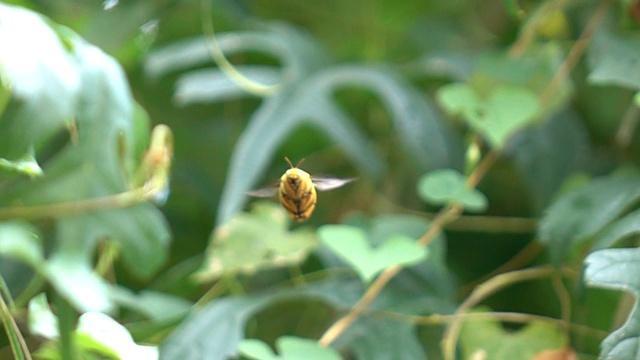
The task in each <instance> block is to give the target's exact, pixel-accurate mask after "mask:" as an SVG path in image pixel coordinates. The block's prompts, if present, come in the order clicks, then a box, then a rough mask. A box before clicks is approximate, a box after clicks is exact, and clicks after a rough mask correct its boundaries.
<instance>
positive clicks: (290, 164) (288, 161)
mask: <svg viewBox="0 0 640 360" xmlns="http://www.w3.org/2000/svg"><path fill="white" fill-rule="evenodd" d="M284 159H285V161H286V162H287V164H289V166H291V168H292V169H293V168H297V167H300V164H302V162H303V161H304V158H302V159H300V161H298V163H297V164H296V166H293V163H292V162H291V160H289V158H288V157H286V156H285V157H284Z"/></svg>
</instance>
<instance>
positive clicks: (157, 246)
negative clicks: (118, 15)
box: [0, 5, 169, 311]
mask: <svg viewBox="0 0 640 360" xmlns="http://www.w3.org/2000/svg"><path fill="white" fill-rule="evenodd" d="M5 17H7V19H5ZM0 22H2V24H3V26H2V27H1V28H0V38H3V39H7V38H13V35H12V34H16V33H21V34H22V33H24V34H29V36H33V41H34V42H33V43H34V44H38V46H33V47H32V48H33V49H28V48H25V47H24V46H17V45H16V48H15V49H13V48H12V50H11V52H10V55H11V56H7V59H4V56H3V55H5V54H8V53H6V52H3V53H2V54H0V63H1V64H2V70H3V77H4V78H6V79H8V81H9V83H10V84H11V86H12V88H13V89H14V94H13V95H14V97H13V99H15V100H16V101H15V102H13V101H12V102H11V103H10V105H9V107H8V109H7V111H6V112H5V113H4V114H3V118H2V121H0V154H1V155H4V156H3V157H5V158H15V157H14V156H13V155H16V154H17V155H22V154H24V153H26V152H27V151H28V150H30V149H31V148H34V149H35V152H36V153H35V155H36V158H37V157H38V155H39V154H38V150H39V149H40V148H42V147H43V146H44V145H46V144H47V142H48V140H49V139H50V138H51V137H52V135H54V134H56V133H57V132H60V131H64V129H66V127H67V125H71V121H72V119H75V122H76V123H74V124H73V125H74V126H76V127H77V129H81V131H78V132H77V134H76V135H77V138H75V139H73V141H69V142H67V143H66V144H64V143H63V144H60V150H59V151H58V152H57V153H54V154H53V155H50V159H49V160H47V161H46V163H43V164H42V168H43V169H44V173H45V176H43V177H41V178H39V179H36V180H30V179H19V181H15V182H12V183H10V184H9V185H8V186H5V187H4V188H3V192H2V193H0V206H12V205H14V204H20V205H23V206H30V205H43V204H47V205H52V204H57V203H61V202H73V201H78V200H86V199H94V198H100V197H105V196H110V195H114V194H119V193H123V192H126V191H128V190H130V189H131V186H132V183H133V176H132V175H133V174H132V173H131V172H132V171H131V170H132V168H131V164H135V163H137V162H138V160H137V159H136V158H135V157H136V151H137V149H139V146H137V144H136V143H137V141H139V140H140V138H139V137H137V136H136V135H135V134H136V123H135V120H134V116H135V113H134V102H133V99H132V96H131V93H130V90H129V87H128V85H127V83H126V77H125V75H124V73H123V71H122V69H121V67H120V66H119V65H118V64H117V63H116V62H115V60H114V59H112V58H111V57H109V56H107V55H106V54H105V53H103V52H102V51H101V50H99V49H98V48H96V47H95V46H93V45H91V44H89V43H87V42H85V41H84V40H83V39H81V38H79V37H78V36H77V35H76V34H74V33H73V32H72V31H70V30H69V29H66V28H63V27H60V26H59V25H55V24H53V23H51V22H49V21H47V20H46V19H44V18H43V17H41V16H39V15H37V14H35V13H32V12H30V11H27V10H21V9H17V8H12V7H7V6H5V5H0ZM50 24H51V25H50ZM50 26H54V27H56V29H51V27H50ZM54 30H55V31H54ZM4 32H7V34H6V36H4ZM22 40H25V39H22V38H21V41H22ZM5 60H6V62H5ZM43 109H46V110H43ZM116 205H117V204H116ZM116 207H117V206H116ZM54 215H56V218H57V220H56V226H55V242H54V243H53V246H52V251H51V255H50V257H49V259H48V260H47V265H46V267H45V274H46V275H47V276H48V278H49V279H50V281H51V282H52V284H53V285H54V286H55V287H56V290H58V291H59V292H60V293H62V294H64V296H65V297H66V298H67V300H69V301H70V302H71V303H72V304H73V305H74V306H75V307H77V308H78V309H80V310H81V311H92V310H96V311H104V310H107V309H109V308H111V307H112V305H113V304H112V303H111V300H110V299H109V298H108V291H107V288H108V287H107V283H106V282H104V281H103V280H102V279H101V278H100V277H99V276H98V275H97V274H95V272H94V271H93V266H92V262H93V258H94V250H95V247H96V245H97V243H98V241H100V240H101V239H113V240H114V241H117V242H118V243H119V244H120V245H121V249H122V258H123V261H124V263H125V264H126V265H127V267H128V269H129V270H131V271H132V273H133V274H134V275H137V276H140V277H148V276H150V275H151V274H152V273H153V272H154V271H156V270H157V269H158V268H159V267H160V265H161V264H162V263H163V262H164V260H165V258H166V251H167V247H168V242H169V229H168V226H167V224H166V222H165V221H164V219H163V217H162V214H161V213H160V212H159V211H158V210H157V209H156V208H154V207H153V206H151V205H149V204H144V203H142V204H139V205H136V206H132V207H126V208H120V209H117V208H116V209H113V210H104V211H96V212H92V213H84V214H80V215H75V216H65V215H66V214H64V213H56V214H54ZM140 259H145V261H140Z"/></svg>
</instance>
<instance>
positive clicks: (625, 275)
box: [584, 249, 640, 359]
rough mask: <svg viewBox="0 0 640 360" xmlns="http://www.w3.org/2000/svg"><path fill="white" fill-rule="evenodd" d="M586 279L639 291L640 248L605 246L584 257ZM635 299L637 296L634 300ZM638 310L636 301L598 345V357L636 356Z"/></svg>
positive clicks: (639, 330) (639, 332) (639, 328)
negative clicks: (624, 320) (612, 247)
mask: <svg viewBox="0 0 640 360" xmlns="http://www.w3.org/2000/svg"><path fill="white" fill-rule="evenodd" d="M585 263H586V269H585V276H584V277H585V279H586V281H587V283H588V284H589V285H590V286H596V287H601V288H607V289H615V290H623V291H628V292H632V293H633V294H634V295H635V297H636V299H637V297H638V295H639V294H640V278H639V277H638V274H639V273H640V249H606V250H600V251H596V252H594V253H592V254H590V255H589V256H588V257H587V259H586V260H585ZM636 301H637V300H636ZM639 346H640V312H639V311H638V305H637V304H636V305H635V306H634V307H633V310H632V311H631V314H630V315H629V317H628V319H627V321H626V322H625V323H624V325H622V326H621V327H620V328H619V329H618V330H616V331H614V332H612V333H611V334H609V336H607V337H606V338H605V339H604V340H603V341H602V344H601V345H600V347H601V351H600V357H599V358H601V359H637V358H638V355H640V352H639V351H638V349H640V347H639Z"/></svg>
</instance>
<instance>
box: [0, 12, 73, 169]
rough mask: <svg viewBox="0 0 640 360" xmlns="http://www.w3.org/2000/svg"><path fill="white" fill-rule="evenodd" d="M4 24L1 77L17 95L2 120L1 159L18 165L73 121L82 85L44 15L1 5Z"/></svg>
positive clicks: (1, 29)
mask: <svg viewBox="0 0 640 360" xmlns="http://www.w3.org/2000/svg"><path fill="white" fill-rule="evenodd" d="M0 23H2V26H1V27H0V47H2V49H3V51H2V53H0V73H1V74H2V75H1V77H2V82H3V85H4V86H7V87H9V88H10V89H11V101H10V103H9V105H8V107H7V109H6V111H5V112H4V113H3V114H2V116H1V117H0V140H1V141H0V158H6V159H9V160H16V159H18V158H20V157H22V156H23V155H24V154H26V153H28V152H29V151H30V149H32V148H35V149H36V150H38V149H40V148H41V147H43V146H44V145H45V144H46V142H47V141H48V140H49V139H50V138H51V137H52V136H53V135H54V134H55V133H56V132H58V131H61V130H62V129H64V127H65V124H66V123H68V122H70V121H71V120H72V118H73V116H74V115H75V113H76V112H75V110H76V102H77V99H78V97H79V95H80V91H81V86H82V85H81V82H82V80H81V74H80V73H79V71H78V69H77V62H76V59H75V58H74V56H73V55H72V53H71V51H70V50H69V49H67V48H65V44H64V43H63V42H62V41H61V39H60V38H59V37H58V34H57V33H56V32H55V30H53V29H52V28H51V27H50V26H49V25H48V24H47V23H46V22H45V19H43V18H42V17H41V16H40V15H39V14H36V13H34V12H32V11H29V10H25V9H22V8H19V7H13V6H8V5H4V4H0ZM16 34H20V36H16ZM24 44H32V46H28V47H27V46H25V45H24ZM43 109H46V111H43Z"/></svg>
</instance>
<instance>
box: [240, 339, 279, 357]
mask: <svg viewBox="0 0 640 360" xmlns="http://www.w3.org/2000/svg"><path fill="white" fill-rule="evenodd" d="M238 351H240V354H242V355H243V356H245V357H248V358H250V359H260V360H271V359H281V358H280V357H279V356H277V355H276V354H275V353H274V352H273V350H271V347H270V346H269V345H267V344H266V343H265V342H264V341H262V340H258V339H243V340H242V341H240V343H239V344H238Z"/></svg>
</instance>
